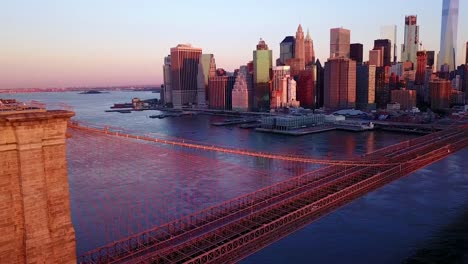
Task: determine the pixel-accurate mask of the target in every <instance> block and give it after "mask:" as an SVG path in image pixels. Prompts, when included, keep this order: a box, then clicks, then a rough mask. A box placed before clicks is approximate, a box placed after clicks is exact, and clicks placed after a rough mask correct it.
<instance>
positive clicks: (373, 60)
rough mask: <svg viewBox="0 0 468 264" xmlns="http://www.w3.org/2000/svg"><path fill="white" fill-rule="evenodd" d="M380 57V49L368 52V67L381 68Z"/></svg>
mask: <svg viewBox="0 0 468 264" xmlns="http://www.w3.org/2000/svg"><path fill="white" fill-rule="evenodd" d="M382 57H383V56H382V48H380V49H377V50H369V65H374V66H376V67H381V66H383V61H382Z"/></svg>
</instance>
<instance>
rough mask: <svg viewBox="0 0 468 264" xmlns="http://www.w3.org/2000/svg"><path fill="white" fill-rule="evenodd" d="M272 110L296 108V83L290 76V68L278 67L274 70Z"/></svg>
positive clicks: (271, 94) (271, 93)
mask: <svg viewBox="0 0 468 264" xmlns="http://www.w3.org/2000/svg"><path fill="white" fill-rule="evenodd" d="M272 73H273V77H272V81H271V92H270V96H271V97H270V98H271V100H270V109H276V108H280V107H296V106H298V105H297V103H296V101H297V99H296V81H295V80H294V79H293V78H292V77H291V76H290V67H289V66H277V67H273V69H272Z"/></svg>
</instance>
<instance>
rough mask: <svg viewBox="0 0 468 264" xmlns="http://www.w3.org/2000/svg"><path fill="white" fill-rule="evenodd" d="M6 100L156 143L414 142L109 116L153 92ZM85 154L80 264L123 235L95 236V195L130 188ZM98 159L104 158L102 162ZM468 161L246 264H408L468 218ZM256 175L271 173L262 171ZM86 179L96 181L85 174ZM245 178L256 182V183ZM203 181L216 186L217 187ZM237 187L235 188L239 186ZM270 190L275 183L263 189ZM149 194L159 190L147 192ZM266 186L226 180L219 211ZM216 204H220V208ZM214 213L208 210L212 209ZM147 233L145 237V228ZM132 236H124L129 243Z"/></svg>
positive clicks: (76, 189)
mask: <svg viewBox="0 0 468 264" xmlns="http://www.w3.org/2000/svg"><path fill="white" fill-rule="evenodd" d="M0 97H2V98H16V99H19V100H22V101H27V100H38V101H42V102H45V103H57V102H61V103H66V104H69V105H70V106H72V107H73V108H74V110H75V112H76V116H75V119H77V120H82V121H87V122H91V123H97V124H106V125H112V126H114V127H122V128H125V129H127V130H132V131H136V132H141V133H154V135H161V136H171V137H177V138H184V139H188V140H195V141H198V142H204V143H210V144H216V145H223V146H230V147H239V148H248V149H254V150H259V151H268V152H275V153H284V154H295V155H298V154H299V155H309V156H316V157H329V158H351V157H355V156H356V155H361V154H363V153H366V152H370V151H373V150H376V149H378V148H381V147H384V146H388V145H391V144H394V143H396V142H400V141H403V140H407V139H410V138H414V137H415V136H414V135H407V134H401V133H388V132H380V131H372V132H363V133H350V132H341V131H339V132H338V131H334V132H326V133H321V134H315V135H308V136H302V137H288V136H282V135H273V134H263V133H256V132H254V131H252V130H244V129H239V128H235V127H213V126H210V123H211V122H214V121H219V120H221V119H222V118H220V117H213V116H205V115H197V116H192V117H189V116H187V117H177V118H165V119H150V118H148V116H149V115H151V114H155V113H158V111H142V112H133V113H131V114H120V113H105V112H104V111H105V110H108V109H109V107H110V106H112V105H113V104H114V103H123V102H129V101H130V100H131V98H133V97H138V98H140V99H150V98H157V97H159V94H154V93H150V92H111V93H103V94H94V95H91V94H88V95H82V94H78V93H76V92H66V93H31V94H12V95H5V94H3V95H0ZM79 147H80V144H79V143H77V142H74V143H73V141H71V144H69V147H68V163H69V179H70V193H71V207H72V218H73V222H74V225H75V231H76V239H77V251H78V252H77V253H78V254H81V253H83V252H84V251H86V250H89V249H92V248H95V247H96V246H99V245H102V244H103V243H106V242H109V241H112V240H115V239H118V238H119V237H118V236H117V237H113V236H112V235H109V232H114V233H115V231H109V230H107V231H106V230H105V229H106V228H103V227H102V226H101V227H94V226H98V223H99V222H100V221H101V222H102V221H103V220H102V218H104V217H103V216H102V215H99V214H93V211H89V210H87V209H86V208H87V207H92V206H88V205H90V204H92V203H94V202H96V200H93V199H91V198H90V197H94V196H96V193H95V192H96V191H97V189H96V187H95V185H96V184H97V185H99V183H102V182H107V181H110V180H111V181H112V182H119V183H122V182H124V183H127V179H123V176H115V175H114V176H113V177H122V178H117V179H115V178H112V179H106V178H105V177H111V176H110V175H111V174H109V173H107V174H103V175H104V176H105V177H102V178H92V180H91V179H86V178H85V177H87V176H86V175H88V174H89V173H93V169H94V168H93V169H92V170H90V168H89V167H90V166H89V164H86V162H83V157H81V156H79V155H78V154H77V153H78V151H76V149H75V148H79ZM81 147H83V146H81ZM86 147H88V146H86ZM89 151H91V152H92V151H95V148H93V146H89ZM80 153H81V152H80ZM99 157H101V158H102V155H101V156H99ZM99 157H98V158H99ZM467 160H468V150H467V149H464V150H462V151H460V152H458V153H455V154H453V155H451V156H450V157H448V158H446V159H444V160H442V161H439V162H437V163H435V164H433V165H430V166H428V167H426V168H424V169H421V170H419V171H417V172H415V173H413V174H411V175H409V176H407V177H405V178H403V179H400V180H398V181H395V182H393V183H391V184H388V185H386V186H385V187H383V188H381V189H379V190H377V191H374V192H372V193H370V194H368V195H365V196H363V197H361V198H359V199H357V200H355V201H354V202H352V203H350V204H348V205H346V206H344V207H342V208H341V209H339V210H337V211H335V212H333V213H331V214H329V215H327V216H325V217H323V218H321V219H320V220H318V221H316V222H314V223H312V224H310V225H309V226H307V227H305V228H303V229H302V230H300V231H298V232H296V233H294V234H291V235H290V236H288V237H286V238H284V239H282V240H280V241H278V242H276V243H274V244H272V245H270V246H268V247H267V248H265V249H263V250H261V251H260V252H257V253H256V254H253V255H252V256H249V257H248V258H246V259H245V260H243V261H242V263H400V262H402V261H404V260H405V259H407V258H408V257H410V256H412V255H413V254H414V253H415V252H417V251H418V250H419V249H421V248H424V247H426V245H427V244H428V243H429V242H430V241H434V240H437V239H438V236H441V235H440V234H441V230H443V229H446V228H447V226H448V225H450V223H452V222H455V221H456V220H457V218H458V217H460V216H462V215H463V214H464V212H465V211H466V210H467V208H468V174H467V171H468V164H467V162H466V161H467ZM87 162H89V161H87ZM98 166H101V167H102V168H100V169H104V168H106V167H108V166H115V167H118V166H119V164H115V163H110V162H108V161H103V163H102V164H100V165H99V163H98ZM252 166H254V167H255V166H257V167H258V166H262V165H258V164H254V165H252ZM100 169H98V170H100ZM85 171H86V172H87V173H88V174H85V173H84V172H85ZM96 171H97V170H95V172H96ZM154 173H156V174H162V173H165V172H164V170H160V171H156V172H154ZM122 175H124V174H122ZM212 177H214V176H212ZM244 177H248V174H246V175H244ZM285 177H286V176H285ZM282 179H283V178H281V177H280V175H279V174H278V173H276V174H275V173H271V179H269V180H271V182H270V183H273V182H278V181H279V180H282ZM177 180H178V179H177V178H171V179H170V180H168V181H166V182H163V184H162V185H164V184H168V185H173V184H177V182H175V181H177ZM189 180H191V179H189ZM192 180H193V179H192ZM197 180H198V179H197ZM204 180H210V181H212V180H213V179H204ZM249 180H250V179H245V178H244V179H243V181H244V182H250V181H249ZM232 181H233V183H235V180H232ZM143 183H144V179H143ZM262 184H266V183H265V182H262ZM91 185H93V186H91ZM148 185H150V184H149V183H148ZM159 185H161V182H160V183H159ZM132 186H133V185H127V186H125V191H126V193H127V195H129V196H128V197H126V199H131V197H138V196H139V195H143V194H142V193H139V192H140V191H141V187H140V189H138V188H135V189H132ZM236 186H237V187H236ZM259 186H261V185H259ZM259 186H256V185H250V184H231V182H230V180H229V179H227V178H220V179H218V183H217V188H216V190H215V191H216V192H219V193H223V192H226V193H227V192H229V193H230V196H229V195H227V194H226V195H225V196H222V195H220V196H217V197H219V201H218V202H220V201H222V200H224V199H227V198H232V196H235V195H240V194H242V193H245V192H248V191H254V190H255V188H258V187H259ZM159 187H161V186H159ZM164 187H167V188H168V186H162V190H161V192H164ZM233 189H234V190H233ZM119 190H122V189H119ZM99 192H102V193H104V196H106V195H107V196H106V197H107V199H109V197H112V195H115V194H113V193H111V192H110V191H108V190H106V189H105V188H104V189H103V188H101V189H99ZM106 192H107V194H106ZM129 197H130V198H129ZM101 201H104V200H101ZM211 202H215V201H214V200H211ZM206 203H207V204H208V201H207V202H206ZM207 204H206V205H207ZM201 205H204V204H201ZM120 206H121V207H120V209H119V210H120V211H121V212H120V214H122V215H125V214H129V212H125V208H126V207H125V206H123V203H122V204H120ZM111 211H112V212H110V215H111V216H112V217H114V218H115V217H116V216H118V215H119V214H117V213H115V210H111ZM112 217H111V218H112ZM106 221H109V219H106ZM104 223H108V222H104ZM140 228H143V229H144V228H145V227H140ZM128 233H130V231H129V232H127V235H128ZM125 234H126V233H125V232H124V233H123V234H121V235H122V236H125ZM103 237H104V238H103ZM440 239H443V238H440Z"/></svg>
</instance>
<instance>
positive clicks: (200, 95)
mask: <svg viewBox="0 0 468 264" xmlns="http://www.w3.org/2000/svg"><path fill="white" fill-rule="evenodd" d="M215 76H216V63H215V59H214V55H213V54H202V55H201V56H200V63H199V64H198V76H197V88H198V89H197V102H198V107H201V108H204V107H206V106H207V101H208V100H209V98H208V79H209V78H210V77H215Z"/></svg>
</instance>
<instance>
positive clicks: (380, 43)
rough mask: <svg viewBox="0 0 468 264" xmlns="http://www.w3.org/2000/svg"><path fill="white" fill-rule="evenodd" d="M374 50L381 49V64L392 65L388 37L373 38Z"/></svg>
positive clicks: (390, 45) (390, 46)
mask: <svg viewBox="0 0 468 264" xmlns="http://www.w3.org/2000/svg"><path fill="white" fill-rule="evenodd" d="M382 49H383V50H382ZM374 50H382V57H383V60H382V66H391V65H392V58H391V56H392V42H391V41H390V40H389V39H376V40H374Z"/></svg>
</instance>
